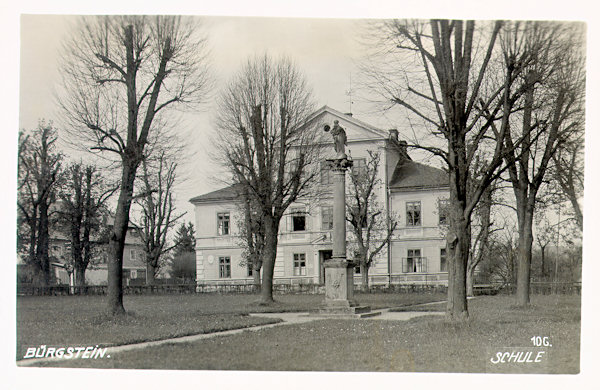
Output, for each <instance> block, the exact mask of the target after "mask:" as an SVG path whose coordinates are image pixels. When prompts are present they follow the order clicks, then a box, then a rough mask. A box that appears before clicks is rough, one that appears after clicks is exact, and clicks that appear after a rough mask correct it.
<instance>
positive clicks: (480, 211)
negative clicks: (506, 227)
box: [467, 183, 497, 297]
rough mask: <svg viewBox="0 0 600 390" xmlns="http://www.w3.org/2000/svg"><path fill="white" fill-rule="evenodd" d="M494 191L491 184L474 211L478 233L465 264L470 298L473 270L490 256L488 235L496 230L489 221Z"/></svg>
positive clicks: (490, 220) (473, 277) (473, 276)
mask: <svg viewBox="0 0 600 390" xmlns="http://www.w3.org/2000/svg"><path fill="white" fill-rule="evenodd" d="M494 191H495V185H494V184H493V183H492V184H491V185H490V186H488V187H487V188H486V189H485V191H483V194H482V195H481V199H480V201H479V204H478V205H477V208H476V210H475V214H476V216H477V219H478V222H479V223H478V226H477V227H478V231H477V235H476V236H475V238H474V240H473V245H472V249H471V252H470V255H469V261H468V262H467V295H468V296H470V297H472V296H473V295H474V294H473V285H474V279H475V270H476V269H477V266H478V265H479V264H481V262H482V261H483V260H484V259H485V258H486V257H488V256H490V235H491V234H492V233H494V231H496V230H497V229H492V226H493V222H492V219H491V214H492V205H493V194H494Z"/></svg>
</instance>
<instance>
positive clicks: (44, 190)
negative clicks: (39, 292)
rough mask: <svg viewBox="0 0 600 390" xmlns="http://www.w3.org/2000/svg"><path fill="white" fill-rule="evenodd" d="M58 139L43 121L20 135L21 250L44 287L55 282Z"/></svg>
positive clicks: (18, 231)
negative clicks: (52, 246) (52, 253)
mask: <svg viewBox="0 0 600 390" xmlns="http://www.w3.org/2000/svg"><path fill="white" fill-rule="evenodd" d="M56 140H57V135H56V130H55V129H54V128H53V127H52V123H45V122H43V121H41V122H40V123H39V125H38V127H37V129H35V130H33V131H32V132H31V133H26V132H19V169H18V199H17V207H18V221H17V222H18V225H17V241H18V242H17V244H18V245H17V248H18V250H19V251H20V252H22V253H23V254H24V256H25V258H24V260H25V263H27V264H28V265H30V266H32V267H33V270H34V273H35V276H36V280H37V282H38V283H40V284H42V285H48V284H50V282H51V280H50V277H51V276H50V261H49V253H48V248H49V240H50V235H49V224H50V214H51V213H52V211H51V206H52V204H54V202H55V201H56V192H57V188H58V185H59V178H60V172H61V160H62V155H61V153H59V152H58V151H57V150H56Z"/></svg>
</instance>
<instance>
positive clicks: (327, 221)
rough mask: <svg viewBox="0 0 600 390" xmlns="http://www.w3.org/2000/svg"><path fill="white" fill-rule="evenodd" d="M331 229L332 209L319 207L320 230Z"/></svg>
mask: <svg viewBox="0 0 600 390" xmlns="http://www.w3.org/2000/svg"><path fill="white" fill-rule="evenodd" d="M331 229H333V207H332V206H323V207H321V230H331Z"/></svg>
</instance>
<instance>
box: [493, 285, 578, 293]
mask: <svg viewBox="0 0 600 390" xmlns="http://www.w3.org/2000/svg"><path fill="white" fill-rule="evenodd" d="M496 286H497V288H498V290H499V291H500V292H501V293H504V294H514V293H515V292H516V290H517V286H516V285H515V284H512V283H509V284H497V285H496ZM529 293H530V294H540V295H550V294H565V295H581V282H530V284H529Z"/></svg>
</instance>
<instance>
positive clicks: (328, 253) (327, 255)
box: [319, 249, 333, 285]
mask: <svg viewBox="0 0 600 390" xmlns="http://www.w3.org/2000/svg"><path fill="white" fill-rule="evenodd" d="M332 257H333V251H332V250H331V249H327V250H322V251H319V284H320V285H324V284H325V261H327V260H329V259H331V258H332Z"/></svg>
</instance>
